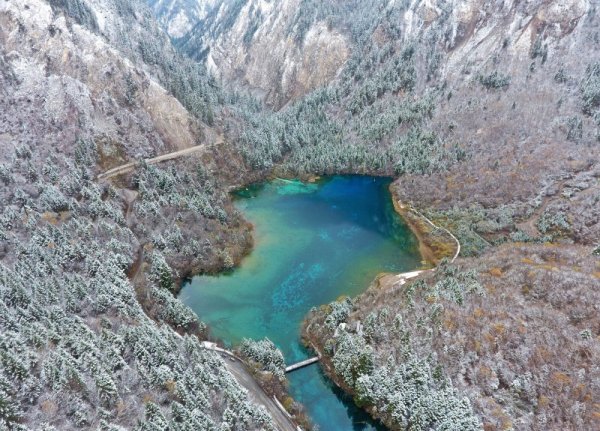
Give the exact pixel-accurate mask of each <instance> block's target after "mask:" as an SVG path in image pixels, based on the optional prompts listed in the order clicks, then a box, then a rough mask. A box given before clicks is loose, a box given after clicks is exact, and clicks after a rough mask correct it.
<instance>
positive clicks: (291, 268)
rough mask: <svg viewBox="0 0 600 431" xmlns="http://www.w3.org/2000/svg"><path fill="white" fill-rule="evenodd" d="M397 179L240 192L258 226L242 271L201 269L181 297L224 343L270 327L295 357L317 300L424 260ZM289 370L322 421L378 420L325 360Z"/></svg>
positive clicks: (355, 290)
mask: <svg viewBox="0 0 600 431" xmlns="http://www.w3.org/2000/svg"><path fill="white" fill-rule="evenodd" d="M390 181H391V180H390V179H388V178H378V177H377V178H376V177H365V176H335V177H330V178H325V179H322V180H320V181H318V182H317V183H302V182H299V181H288V180H276V181H272V182H269V183H264V184H259V185H254V186H251V187H248V188H246V189H243V190H240V191H238V192H236V194H235V196H236V199H235V202H236V206H237V208H238V209H239V210H240V211H242V212H243V214H244V216H245V217H246V218H247V219H248V220H249V221H250V222H252V223H253V225H254V227H255V248H254V250H253V251H252V253H251V254H250V256H248V257H247V258H246V259H244V261H243V262H242V265H241V267H240V268H237V269H236V270H234V271H231V272H229V273H226V274H222V275H218V276H199V277H195V278H194V279H193V280H192V281H191V283H189V284H188V285H186V286H185V287H184V289H183V290H182V294H181V298H182V299H183V301H184V302H185V303H186V304H188V305H189V306H190V307H192V308H193V309H194V310H195V311H196V313H198V315H199V316H200V317H201V319H202V320H203V321H204V322H206V323H207V324H208V325H209V326H210V327H211V331H212V334H213V335H214V336H215V337H217V338H220V339H222V340H224V341H225V342H226V343H229V344H235V343H239V342H240V341H241V339H242V338H244V337H249V338H256V339H260V338H263V337H268V338H269V339H271V340H272V341H273V342H274V343H275V344H276V345H277V346H278V347H279V348H280V349H281V350H282V351H283V353H284V355H285V358H286V362H287V363H294V362H297V361H299V360H302V359H305V358H306V357H308V355H309V353H308V352H306V350H305V349H304V348H303V347H302V346H301V344H300V325H301V322H302V319H303V318H304V316H305V315H306V313H307V312H308V311H309V310H310V308H311V307H313V306H318V305H321V304H325V303H328V302H331V301H333V300H335V299H337V298H338V297H340V296H341V295H349V296H356V295H358V294H360V293H361V292H363V291H364V290H365V289H366V287H367V286H368V285H369V283H370V282H371V281H372V280H373V279H374V278H375V276H376V275H377V274H378V273H380V272H402V271H408V270H412V269H414V268H416V267H418V266H419V265H420V256H419V252H418V244H417V241H416V239H415V237H414V236H413V235H412V233H411V232H410V230H409V229H408V227H407V226H406V225H405V223H404V222H403V221H402V219H401V218H400V217H399V216H398V215H397V214H396V212H395V211H394V208H393V205H392V202H391V197H390V194H389V191H388V186H389V184H390ZM289 379H290V391H291V393H292V396H294V398H296V399H297V400H298V401H300V402H302V403H303V404H304V405H306V407H307V409H308V413H309V415H310V416H311V418H312V419H313V421H314V422H315V423H316V424H317V425H319V426H320V429H321V430H323V431H325V430H327V431H348V430H353V431H357V430H365V431H366V430H375V429H380V428H379V427H377V425H375V424H374V423H373V422H372V421H371V420H370V419H369V418H368V415H366V413H364V412H362V411H361V410H360V409H357V408H356V407H355V406H354V404H353V403H352V400H351V399H350V398H349V397H347V396H346V395H345V394H343V393H342V392H341V391H339V389H337V388H335V387H334V386H333V385H332V383H331V382H330V381H328V380H327V379H326V378H325V377H324V376H323V374H322V373H321V370H320V369H319V367H318V366H310V367H308V368H306V369H302V370H299V371H296V372H294V373H291V374H290V375H289ZM381 429H382V428H381Z"/></svg>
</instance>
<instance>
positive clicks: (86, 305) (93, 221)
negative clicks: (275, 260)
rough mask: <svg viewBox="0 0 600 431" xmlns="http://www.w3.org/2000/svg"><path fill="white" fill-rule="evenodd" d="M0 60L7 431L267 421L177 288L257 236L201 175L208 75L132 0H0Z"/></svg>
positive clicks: (0, 369) (0, 265) (240, 426)
mask: <svg viewBox="0 0 600 431" xmlns="http://www.w3.org/2000/svg"><path fill="white" fill-rule="evenodd" d="M0 66H1V67H0V72H1V73H0V94H1V97H0V202H1V205H0V308H1V310H2V311H1V312H0V345H1V348H0V350H1V352H0V428H2V429H11V430H12V429H57V430H66V429H112V430H116V429H148V430H149V429H159V428H160V429H165V428H169V429H206V430H208V429H210V430H214V429H219V430H234V429H235V430H247V429H274V427H273V425H272V422H271V419H270V417H269V415H268V414H267V413H266V411H265V410H264V408H263V407H259V406H256V405H254V404H252V403H251V402H250V401H249V398H248V396H247V394H246V392H245V390H243V389H242V387H241V386H240V385H239V384H238V383H237V382H236V380H235V379H234V378H233V376H232V375H231V374H230V373H229V372H228V371H227V370H226V368H225V367H224V365H223V362H222V359H221V358H220V356H218V355H217V354H216V353H214V352H211V351H208V350H206V349H204V348H203V347H202V346H201V344H200V341H199V338H200V339H202V338H203V337H205V336H206V333H205V328H204V326H203V325H202V324H201V323H200V322H199V321H198V318H197V316H195V314H194V313H193V312H192V311H191V310H190V309H188V308H186V307H185V306H184V305H183V304H182V303H181V302H179V300H177V299H176V298H175V297H174V295H173V293H172V292H173V291H175V290H176V287H177V285H176V284H175V281H176V279H177V278H178V276H183V275H184V274H185V271H190V270H191V269H192V268H196V270H201V269H204V270H211V269H215V268H221V267H223V266H226V265H233V262H234V259H239V256H240V255H241V253H242V250H243V249H245V248H246V247H248V246H249V243H250V238H249V229H248V227H247V226H246V225H245V224H244V223H242V222H241V221H240V218H239V216H238V215H236V214H235V213H234V212H233V210H232V208H231V206H230V204H229V203H228V200H227V198H226V197H225V195H224V194H223V191H222V190H223V189H222V188H221V187H222V185H221V184H219V185H218V187H217V186H216V185H215V181H214V179H213V178H212V176H209V175H208V172H210V170H211V169H212V167H213V166H214V162H212V161H211V155H210V154H211V151H213V150H211V148H210V145H211V144H212V142H214V141H213V140H215V137H216V134H217V132H216V131H213V130H212V129H211V128H210V126H209V125H208V124H209V123H211V122H212V119H213V117H212V113H213V112H214V111H213V110H218V104H219V89H218V88H217V87H215V86H214V85H213V83H212V78H210V76H209V75H208V74H207V73H206V72H204V69H203V68H202V67H201V66H197V65H195V64H193V63H192V62H190V61H188V60H185V59H183V58H182V57H180V56H179V55H178V54H177V53H176V52H175V51H174V49H173V48H172V47H171V45H170V42H169V40H168V38H167V37H166V36H165V35H164V34H163V33H162V31H161V30H160V29H159V27H158V25H157V24H156V23H155V21H154V18H153V17H152V15H151V14H150V12H149V11H148V10H147V9H146V8H145V6H144V5H143V4H140V3H136V2H129V1H127V2H120V1H117V2H112V1H106V2H104V1H89V2H83V1H67V2H63V1H51V2H45V1H42V0H27V1H8V2H2V4H0ZM200 143H203V144H205V145H206V146H207V151H206V154H205V155H204V156H203V157H204V158H205V160H204V161H202V160H201V159H199V158H192V159H190V160H189V161H185V162H184V163H183V164H180V167H179V168H178V169H175V168H174V167H172V166H171V167H169V166H168V165H167V166H162V167H160V168H158V167H146V166H142V167H140V168H139V169H138V170H137V171H136V173H135V174H134V176H133V177H131V178H125V179H121V180H119V181H117V182H115V183H112V184H109V183H107V182H99V181H97V180H96V176H97V174H98V173H100V172H102V171H103V170H105V169H108V168H110V167H113V166H116V165H118V164H120V163H123V162H125V161H128V160H141V159H142V158H144V157H148V156H152V155H157V154H162V153H164V152H168V151H171V150H175V149H179V148H185V147H189V146H192V145H196V144H200ZM181 166H185V168H184V169H182V168H181ZM190 229H191V230H195V232H194V233H192V232H191V231H190ZM224 232H228V233H227V235H224ZM184 235H185V236H186V237H188V236H189V237H192V238H193V240H192V239H190V240H186V241H184V240H183V237H184ZM167 262H170V263H171V264H172V266H170V265H169V263H167ZM172 267H175V268H178V269H181V272H180V273H179V274H178V273H177V271H176V270H175V269H173V268H172Z"/></svg>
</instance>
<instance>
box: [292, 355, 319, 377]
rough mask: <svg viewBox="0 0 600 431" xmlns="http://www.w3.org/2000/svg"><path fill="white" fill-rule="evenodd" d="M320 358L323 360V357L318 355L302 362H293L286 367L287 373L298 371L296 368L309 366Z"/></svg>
mask: <svg viewBox="0 0 600 431" xmlns="http://www.w3.org/2000/svg"><path fill="white" fill-rule="evenodd" d="M319 360H321V358H320V357H318V356H315V357H312V358H308V359H305V360H304V361H300V362H297V363H295V364H292V365H290V366H288V367H285V372H286V373H291V372H292V371H296V370H299V369H300V368H304V367H307V366H309V365H311V364H314V363H316V362H319Z"/></svg>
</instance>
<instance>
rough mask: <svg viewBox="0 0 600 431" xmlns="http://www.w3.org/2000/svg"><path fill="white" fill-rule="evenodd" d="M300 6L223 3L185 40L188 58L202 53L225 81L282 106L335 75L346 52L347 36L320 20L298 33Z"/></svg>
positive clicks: (287, 0)
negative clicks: (238, 5)
mask: <svg viewBox="0 0 600 431" xmlns="http://www.w3.org/2000/svg"><path fill="white" fill-rule="evenodd" d="M300 7H301V1H300V0H284V1H278V2H268V1H264V0H252V1H248V2H246V3H245V4H244V5H243V6H242V7H241V8H240V9H239V10H233V8H234V6H232V5H230V4H226V3H223V4H221V5H220V6H219V7H218V8H216V9H215V11H214V12H213V14H212V15H211V19H212V20H210V21H209V20H208V19H207V20H205V21H201V22H200V24H198V26H197V27H196V28H194V29H193V30H192V31H191V32H190V33H189V34H188V35H187V36H186V38H184V39H183V42H182V48H183V49H184V50H186V51H187V52H188V53H189V54H190V55H192V57H196V58H200V57H203V56H204V55H206V62H207V64H208V65H209V66H210V69H211V71H213V72H214V73H215V74H216V75H218V76H220V77H221V78H222V79H223V80H224V81H226V82H228V81H229V82H231V81H237V82H238V83H241V84H243V85H245V86H247V87H248V88H250V89H252V90H255V91H256V92H257V93H258V94H261V95H263V96H264V98H265V100H266V101H267V102H268V103H269V104H270V105H272V106H274V107H275V108H280V107H281V106H283V105H284V104H285V103H287V102H288V101H289V100H292V99H296V98H298V97H300V96H303V95H305V94H306V93H308V92H309V91H311V90H314V89H315V88H318V87H320V86H323V85H325V84H327V83H328V82H329V81H331V80H332V79H334V78H335V77H336V75H337V73H338V72H339V70H340V68H341V67H342V66H343V64H344V62H345V61H346V59H347V58H348V56H349V48H350V47H349V41H348V38H347V36H345V35H343V34H342V33H341V32H340V31H339V30H337V29H333V28H330V27H328V26H327V24H326V23H325V22H323V21H317V22H315V23H314V24H313V25H311V27H310V28H309V29H308V31H306V33H305V34H304V36H303V37H299V35H298V29H296V28H293V25H294V22H293V19H294V18H295V16H296V13H297V12H298V10H299V8H300ZM215 18H216V19H215ZM166 25H167V28H170V26H171V25H172V22H171V21H168V22H167V24H166Z"/></svg>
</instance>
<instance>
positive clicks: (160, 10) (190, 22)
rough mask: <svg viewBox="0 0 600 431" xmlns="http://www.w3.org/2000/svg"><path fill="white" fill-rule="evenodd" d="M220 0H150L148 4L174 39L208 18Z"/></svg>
mask: <svg viewBox="0 0 600 431" xmlns="http://www.w3.org/2000/svg"><path fill="white" fill-rule="evenodd" d="M216 4H219V1H218V0H203V1H198V0H149V1H148V5H149V6H150V7H151V8H152V10H153V11H154V13H155V15H157V16H159V17H160V22H161V24H163V26H164V27H165V30H166V32H167V33H168V34H169V36H171V37H172V38H174V39H177V38H180V37H183V36H185V35H186V34H187V33H188V32H189V31H190V30H192V28H193V27H194V25H195V24H196V23H197V22H198V21H200V20H203V19H204V18H206V16H207V15H208V14H209V13H210V12H211V11H212V9H213V8H214V6H215V5H216Z"/></svg>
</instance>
